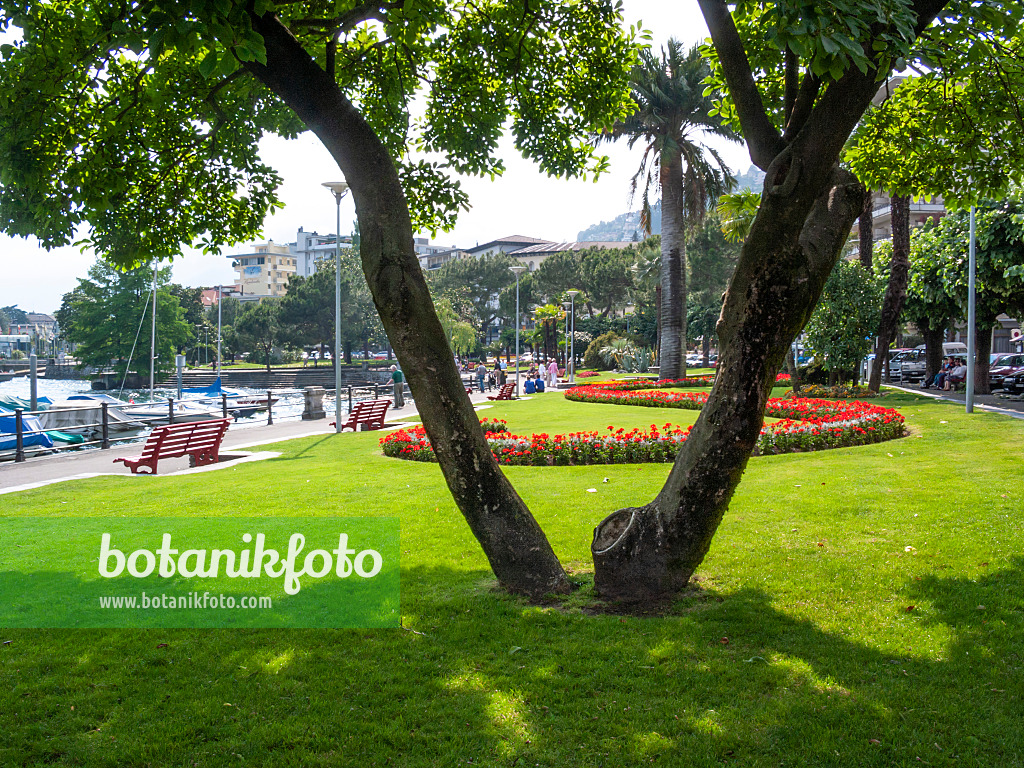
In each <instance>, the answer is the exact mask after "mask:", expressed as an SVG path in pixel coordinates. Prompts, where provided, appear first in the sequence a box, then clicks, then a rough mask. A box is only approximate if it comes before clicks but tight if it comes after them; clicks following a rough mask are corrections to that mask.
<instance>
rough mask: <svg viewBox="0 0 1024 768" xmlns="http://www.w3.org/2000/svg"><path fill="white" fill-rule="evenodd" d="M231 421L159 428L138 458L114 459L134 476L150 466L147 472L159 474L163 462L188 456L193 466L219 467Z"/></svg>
mask: <svg viewBox="0 0 1024 768" xmlns="http://www.w3.org/2000/svg"><path fill="white" fill-rule="evenodd" d="M230 423H231V419H210V420H208V421H183V422H180V423H178V424H167V425H166V426H163V427H157V428H156V429H154V430H153V431H152V433H150V435H149V438H148V439H147V440H146V444H145V445H144V446H143V448H142V453H141V454H140V455H139V456H127V457H121V458H119V459H114V463H115V464H116V463H117V462H119V461H121V462H124V465H125V466H126V467H128V468H129V469H130V470H131V471H132V474H133V475H136V474H138V473H139V469H140V468H142V467H149V472H148V473H143V474H150V475H155V474H156V464H157V462H158V461H159V460H160V459H174V458H180V457H182V456H188V457H189V462H190V464H191V465H192V466H194V467H201V466H204V465H206V464H216V463H217V461H218V460H219V459H220V443H221V440H223V439H224V433H225V432H227V431H228V425H229V424H230Z"/></svg>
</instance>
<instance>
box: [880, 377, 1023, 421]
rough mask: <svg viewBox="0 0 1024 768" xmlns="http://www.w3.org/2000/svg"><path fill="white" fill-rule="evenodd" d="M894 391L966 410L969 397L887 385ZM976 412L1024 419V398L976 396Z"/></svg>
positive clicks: (961, 394) (961, 393)
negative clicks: (928, 398)
mask: <svg viewBox="0 0 1024 768" xmlns="http://www.w3.org/2000/svg"><path fill="white" fill-rule="evenodd" d="M885 386H887V387H890V388H892V389H898V390H900V391H901V392H909V393H910V394H912V395H921V396H922V397H931V398H934V399H937V400H946V401H948V402H951V403H959V404H961V405H963V406H964V407H965V408H966V405H967V395H966V393H964V392H945V391H943V390H939V389H921V387H914V386H908V385H905V384H886V385H885ZM974 410H975V411H988V412H990V413H1001V414H1003V415H1004V416H1010V417H1012V418H1014V419H1024V398H1020V397H1018V396H1008V395H978V394H976V395H975V396H974Z"/></svg>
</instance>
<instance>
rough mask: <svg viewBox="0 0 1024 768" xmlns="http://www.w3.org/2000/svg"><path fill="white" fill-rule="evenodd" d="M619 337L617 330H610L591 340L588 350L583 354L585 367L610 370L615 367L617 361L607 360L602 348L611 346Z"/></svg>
mask: <svg viewBox="0 0 1024 768" xmlns="http://www.w3.org/2000/svg"><path fill="white" fill-rule="evenodd" d="M618 338H620V336H619V334H617V333H615V331H608V333H602V334H601V335H600V336H598V337H597V338H596V339H594V340H593V341H592V342H590V346H588V347H587V351H586V352H585V353H584V355H583V367H584V368H593V369H594V370H598V371H610V370H612V369H613V368H615V361H614V360H611V361H610V362H605V359H604V357H603V356H602V354H601V350H603V349H605V348H606V347H610V346H611V344H612V342H613V341H615V340H616V339H618Z"/></svg>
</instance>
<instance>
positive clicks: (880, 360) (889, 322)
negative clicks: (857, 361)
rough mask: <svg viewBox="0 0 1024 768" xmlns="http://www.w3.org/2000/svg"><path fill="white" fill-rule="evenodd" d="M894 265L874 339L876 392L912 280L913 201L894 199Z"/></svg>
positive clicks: (873, 383)
mask: <svg viewBox="0 0 1024 768" xmlns="http://www.w3.org/2000/svg"><path fill="white" fill-rule="evenodd" d="M890 210H891V211H892V261H890V262H889V284H888V285H887V286H886V287H885V298H883V299H882V318H881V320H879V322H878V335H877V337H876V338H875V364H874V365H873V366H872V367H871V377H870V378H869V379H868V389H870V390H871V391H872V392H877V391H878V389H879V387H881V386H882V368H883V367H884V363H885V361H886V359H887V358H888V356H889V345H890V344H892V340H893V338H894V337H895V336H896V325H897V323H898V322H899V319H900V313H901V312H902V311H903V302H904V300H905V299H906V298H907V283H908V282H909V279H910V198H909V197H906V196H904V195H893V196H892V205H891V206H890Z"/></svg>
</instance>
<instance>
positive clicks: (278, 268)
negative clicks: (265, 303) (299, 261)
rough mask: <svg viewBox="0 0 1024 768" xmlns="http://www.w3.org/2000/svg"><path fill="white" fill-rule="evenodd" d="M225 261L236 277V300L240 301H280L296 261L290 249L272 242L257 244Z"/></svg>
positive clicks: (292, 273)
mask: <svg viewBox="0 0 1024 768" xmlns="http://www.w3.org/2000/svg"><path fill="white" fill-rule="evenodd" d="M228 258H229V259H231V260H232V261H231V266H232V267H233V268H234V270H235V272H237V273H238V282H237V285H238V287H239V290H240V292H241V295H240V296H239V298H240V299H243V300H246V299H248V300H253V299H261V298H266V297H273V298H280V297H281V296H284V294H285V293H286V292H287V291H288V280H289V279H290V278H291V276H292V275H294V274H295V265H296V257H295V255H294V254H293V253H292V251H291V249H290V247H289V246H287V245H281V244H278V243H275V242H274V241H273V240H270V241H269V242H266V243H256V244H255V245H253V246H252V250H251V251H249V252H247V253H240V254H236V255H234V256H229V257H228Z"/></svg>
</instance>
